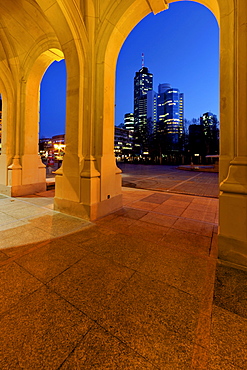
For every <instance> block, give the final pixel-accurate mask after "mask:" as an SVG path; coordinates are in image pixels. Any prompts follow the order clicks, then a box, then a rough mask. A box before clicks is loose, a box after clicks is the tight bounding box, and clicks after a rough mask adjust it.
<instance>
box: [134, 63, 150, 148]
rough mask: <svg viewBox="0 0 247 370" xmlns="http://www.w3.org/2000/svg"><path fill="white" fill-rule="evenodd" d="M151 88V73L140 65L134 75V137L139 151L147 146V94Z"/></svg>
mask: <svg viewBox="0 0 247 370" xmlns="http://www.w3.org/2000/svg"><path fill="white" fill-rule="evenodd" d="M151 90H153V75H152V73H149V71H148V68H147V67H144V66H143V67H142V68H141V69H140V70H139V71H138V72H136V74H135V77H134V126H135V139H136V142H137V143H138V144H139V145H140V152H142V151H143V150H145V149H144V147H146V146H147V138H148V136H149V129H148V125H147V94H148V91H151Z"/></svg>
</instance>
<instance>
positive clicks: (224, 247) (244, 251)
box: [218, 235, 247, 271]
mask: <svg viewBox="0 0 247 370" xmlns="http://www.w3.org/2000/svg"><path fill="white" fill-rule="evenodd" d="M218 246H219V247H218V253H219V255H218V256H219V260H220V262H222V263H223V264H225V265H227V266H230V267H233V268H237V269H241V270H246V271H247V242H243V241H240V240H236V239H232V238H228V237H225V236H223V235H219V236H218Z"/></svg>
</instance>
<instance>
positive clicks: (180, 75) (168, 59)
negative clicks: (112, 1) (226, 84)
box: [40, 1, 219, 136]
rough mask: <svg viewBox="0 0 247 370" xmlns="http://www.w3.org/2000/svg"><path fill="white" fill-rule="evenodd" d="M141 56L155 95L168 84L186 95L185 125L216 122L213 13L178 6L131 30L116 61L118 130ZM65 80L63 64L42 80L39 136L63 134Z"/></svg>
mask: <svg viewBox="0 0 247 370" xmlns="http://www.w3.org/2000/svg"><path fill="white" fill-rule="evenodd" d="M142 53H144V55H145V66H146V67H148V68H149V71H150V72H151V73H153V75H154V90H156V91H157V88H158V84H159V83H164V82H168V83H170V84H171V85H172V87H175V88H178V89H180V91H181V92H183V93H184V100H185V118H186V119H188V120H190V119H192V118H194V117H195V118H198V117H200V115H202V114H203V113H204V112H207V111H211V112H213V113H214V114H217V116H218V114H219V28H218V24H217V21H216V19H215V17H214V15H213V14H212V13H211V12H210V10H208V9H207V8H206V7H204V6H203V5H201V4H198V3H195V2H192V1H180V2H175V3H173V4H170V6H169V9H168V10H166V11H163V12H161V13H159V14H157V15H153V14H150V15H148V16H147V17H146V18H144V19H143V20H142V21H141V22H140V23H139V24H138V25H137V26H136V27H135V28H134V29H133V30H132V32H131V33H130V35H129V36H128V38H127V39H126V41H125V43H124V45H123V47H122V49H121V51H120V53H119V57H118V63H117V69H116V102H115V103H116V111H115V112H116V119H115V124H116V125H118V124H120V123H121V122H123V117H124V114H125V113H128V112H133V80H134V76H135V72H136V71H138V70H139V69H140V68H141V55H142ZM65 75H66V72H65V65H64V62H63V61H62V62H59V63H53V64H52V65H51V66H50V67H49V68H48V70H47V72H46V74H45V76H44V78H43V81H42V85H41V129H40V134H41V136H42V135H43V136H52V135H56V134H60V133H64V126H65V124H64V122H65V109H64V107H65ZM51 79H55V80H54V81H51ZM49 80H50V81H49ZM53 98H54V99H55V101H53ZM56 102H57V103H56ZM56 105H57V107H56ZM49 111H50V113H49Z"/></svg>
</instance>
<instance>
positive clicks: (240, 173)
mask: <svg viewBox="0 0 247 370" xmlns="http://www.w3.org/2000/svg"><path fill="white" fill-rule="evenodd" d="M235 4H236V5H235V8H234V9H232V12H228V13H227V14H221V163H220V177H221V184H220V228H219V258H220V259H222V260H224V261H226V262H228V263H230V264H232V265H234V264H235V265H241V266H245V267H246V268H247V124H246V117H247V28H246V24H247V3H246V1H245V0H239V1H238V2H235Z"/></svg>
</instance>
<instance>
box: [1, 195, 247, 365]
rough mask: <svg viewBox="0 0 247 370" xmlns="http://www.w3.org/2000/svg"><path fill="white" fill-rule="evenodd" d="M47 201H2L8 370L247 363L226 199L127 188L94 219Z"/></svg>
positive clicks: (241, 288) (245, 318)
mask: <svg viewBox="0 0 247 370" xmlns="http://www.w3.org/2000/svg"><path fill="white" fill-rule="evenodd" d="M42 195H43V196H42ZM45 195H47V194H40V195H39V197H32V198H18V199H12V198H4V197H3V198H1V199H0V207H1V202H3V203H2V205H4V206H2V207H1V208H0V210H1V214H0V224H1V230H2V231H1V235H2V238H1V244H0V246H1V252H0V282H1V283H0V296H1V297H2V299H1V303H0V332H1V335H0V369H1V370H2V369H3V370H5V369H6V370H7V369H10V370H20V369H22V370H23V369H25V370H34V369H40V370H41V369H42V370H44V369H48V370H58V369H61V370H81V369H83V370H84V369H85V370H87V369H99V370H101V369H102V370H105V369H112V370H118V369H126V370H130V369H140V370H142V369H143V370H146V369H150V370H151V369H161V370H188V369H193V370H204V369H205V370H206V369H208V370H218V369H220V370H237V369H238V370H239V369H246V368H247V314H246V312H247V306H246V302H247V289H246V286H247V274H246V272H244V271H238V270H235V269H232V268H229V267H225V266H223V265H218V266H217V271H216V265H217V261H216V256H217V214H218V200H217V199H214V198H202V197H195V196H188V195H178V194H167V193H160V192H155V191H150V190H149V191H146V190H137V189H131V188H124V189H123V197H124V208H123V209H121V210H119V211H117V212H115V213H113V214H111V215H108V216H106V217H104V218H102V219H100V220H98V221H96V222H95V223H86V222H83V221H82V220H80V219H77V218H74V217H69V216H65V215H61V214H59V213H57V212H54V211H53V210H52V198H49V197H45ZM48 195H49V194H48ZM50 195H52V193H50ZM5 206H6V207H5ZM39 210H40V211H39ZM32 212H34V213H32ZM32 214H33V216H31V215H32ZM1 216H2V217H1ZM66 234H67V235H66ZM215 271H216V280H215ZM215 281H216V284H215ZM214 284H215V288H214ZM213 295H214V301H213Z"/></svg>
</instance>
